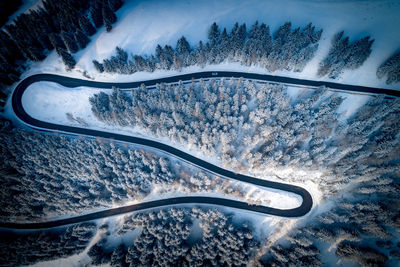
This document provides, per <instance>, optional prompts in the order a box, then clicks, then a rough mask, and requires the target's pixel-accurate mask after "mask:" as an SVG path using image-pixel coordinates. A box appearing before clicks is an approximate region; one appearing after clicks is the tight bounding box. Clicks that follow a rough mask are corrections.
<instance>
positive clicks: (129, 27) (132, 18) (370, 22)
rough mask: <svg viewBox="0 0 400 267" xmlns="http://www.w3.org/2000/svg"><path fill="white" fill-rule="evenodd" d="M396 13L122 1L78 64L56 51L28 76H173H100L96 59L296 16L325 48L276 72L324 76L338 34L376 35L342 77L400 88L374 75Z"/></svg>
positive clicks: (353, 7) (307, 4)
mask: <svg viewBox="0 0 400 267" xmlns="http://www.w3.org/2000/svg"><path fill="white" fill-rule="evenodd" d="M398 14H400V1H397V0H363V1H358V0H348V1H347V0H341V1H333V0H310V1H305V0H297V1H295V0H270V1H257V0H249V1H241V0H220V1H212V0H204V1H195V0H186V1H179V0H173V1H163V0H153V1H143V0H142V1H130V0H125V4H124V6H123V7H122V8H121V9H120V10H119V11H118V12H117V15H118V21H117V23H116V24H115V25H114V28H113V30H112V31H111V32H110V33H106V32H105V30H104V28H101V29H100V30H99V32H98V33H97V34H96V35H95V36H93V37H92V42H91V43H90V45H89V46H88V47H87V48H86V49H85V50H82V51H80V52H78V53H77V54H75V55H74V57H75V58H76V59H77V62H78V63H77V67H76V69H75V70H73V71H72V72H68V73H67V72H66V71H65V69H64V67H63V66H62V64H61V60H60V59H59V58H58V56H57V55H56V54H55V52H52V53H51V55H50V56H49V57H48V58H47V59H46V60H45V61H43V62H40V63H35V64H32V68H31V69H30V70H29V71H27V72H26V73H25V74H24V77H25V76H27V75H30V74H33V73H41V72H51V73H62V74H66V75H69V76H75V77H81V78H82V72H83V71H85V70H86V71H87V73H88V74H89V76H91V77H93V78H95V79H96V80H120V81H121V80H125V81H127V80H140V79H150V78H155V77H160V76H167V75H168V76H170V75H174V73H176V72H165V71H157V72H155V73H136V74H134V75H110V74H101V75H100V74H99V73H97V72H96V70H94V68H93V64H92V60H93V59H97V60H103V59H104V58H107V57H109V56H110V55H112V54H113V53H114V51H115V47H116V46H120V47H122V48H123V49H125V50H127V51H128V52H130V53H133V54H150V53H153V52H154V49H155V47H156V45H157V44H158V43H160V44H170V45H173V46H175V44H176V41H177V39H178V38H179V37H181V36H182V35H184V36H186V37H187V39H188V41H189V42H190V43H191V45H195V44H197V42H198V41H199V40H206V38H207V30H208V28H209V26H210V25H211V23H212V22H214V21H215V22H217V23H218V25H220V26H221V27H227V28H228V30H229V29H230V28H231V27H232V26H233V24H234V23H235V22H239V23H246V24H247V25H248V27H249V26H250V25H251V24H252V23H254V22H255V21H256V20H258V21H259V22H264V23H266V24H267V25H270V27H271V30H272V31H275V30H276V29H277V28H278V27H279V26H280V25H281V24H283V23H284V22H286V21H291V22H292V24H293V27H298V26H301V27H302V26H305V25H306V24H307V23H309V22H312V23H313V24H314V25H316V27H317V28H322V29H323V30H324V32H323V35H322V38H321V41H320V48H319V50H318V51H317V53H316V56H315V58H314V59H313V60H312V61H311V62H310V63H309V64H308V65H307V67H306V69H305V70H304V71H303V73H297V74H296V73H292V72H284V71H279V72H276V73H274V74H276V75H285V76H292V77H302V78H308V79H320V78H318V77H317V76H316V70H317V67H318V63H319V62H320V61H321V59H322V58H323V57H324V56H325V55H326V54H327V52H328V50H329V47H330V42H331V38H332V37H333V35H334V34H335V33H337V32H339V31H342V30H344V31H345V34H346V35H348V36H350V37H351V39H356V38H357V39H358V38H360V37H363V36H366V35H371V36H372V38H374V39H375V42H374V44H373V47H372V49H373V51H372V54H371V56H370V57H369V58H368V60H367V61H366V62H365V63H364V65H363V66H362V67H361V68H359V69H358V70H356V71H346V72H345V73H344V75H343V76H342V78H341V79H339V80H338V81H339V82H343V83H349V84H360V85H365V86H376V87H385V88H395V89H399V90H400V84H394V85H391V86H388V85H386V84H385V82H384V80H378V79H377V78H376V75H375V72H376V68H377V67H378V66H379V65H380V64H381V63H382V62H383V61H384V60H385V59H386V58H387V57H389V56H390V55H391V54H392V53H394V52H395V50H396V49H398V48H399V47H400V31H398V27H399V25H400V16H398ZM205 69H207V70H222V69H223V70H241V71H249V72H257V73H265V70H264V69H261V68H255V67H244V66H240V65H239V64H224V65H219V66H206V68H205ZM198 70H200V68H198V67H191V68H188V69H185V70H183V71H184V72H191V71H198Z"/></svg>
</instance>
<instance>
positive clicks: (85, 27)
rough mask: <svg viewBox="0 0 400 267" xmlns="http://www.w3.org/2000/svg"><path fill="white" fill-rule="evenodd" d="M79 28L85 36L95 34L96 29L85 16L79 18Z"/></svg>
mask: <svg viewBox="0 0 400 267" xmlns="http://www.w3.org/2000/svg"><path fill="white" fill-rule="evenodd" d="M79 26H80V27H81V29H82V31H83V32H84V33H85V34H86V35H87V36H92V35H93V34H95V33H96V29H95V28H94V27H93V25H92V23H91V22H90V21H89V19H88V18H87V17H86V16H81V17H80V18H79Z"/></svg>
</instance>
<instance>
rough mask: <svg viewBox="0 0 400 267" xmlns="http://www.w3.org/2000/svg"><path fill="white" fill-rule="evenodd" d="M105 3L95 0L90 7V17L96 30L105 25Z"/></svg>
mask: <svg viewBox="0 0 400 267" xmlns="http://www.w3.org/2000/svg"><path fill="white" fill-rule="evenodd" d="M102 8H103V2H102V1H101V0H94V1H93V2H91V6H90V16H91V17H92V20H93V23H94V25H95V26H96V28H98V27H100V26H101V25H103V15H102Z"/></svg>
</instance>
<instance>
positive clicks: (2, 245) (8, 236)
mask: <svg viewBox="0 0 400 267" xmlns="http://www.w3.org/2000/svg"><path fill="white" fill-rule="evenodd" d="M96 228H97V227H96V225H95V224H94V223H82V224H78V225H73V226H69V227H66V228H57V229H56V230H43V231H34V232H27V233H23V232H22V233H14V232H6V231H4V232H3V231H2V232H1V233H0V266H22V265H31V264H35V263H38V262H42V261H49V260H55V259H59V258H65V257H68V256H72V255H75V254H79V253H81V252H82V251H83V250H84V249H85V248H86V247H87V246H88V244H89V242H90V240H91V239H92V237H93V235H94V234H95V232H96Z"/></svg>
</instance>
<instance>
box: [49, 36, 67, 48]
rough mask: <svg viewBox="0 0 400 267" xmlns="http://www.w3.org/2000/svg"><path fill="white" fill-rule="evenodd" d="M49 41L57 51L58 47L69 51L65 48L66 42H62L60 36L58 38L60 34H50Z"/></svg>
mask: <svg viewBox="0 0 400 267" xmlns="http://www.w3.org/2000/svg"><path fill="white" fill-rule="evenodd" d="M49 39H50V42H51V44H52V45H53V47H54V48H55V49H56V48H57V47H60V48H63V49H67V48H66V47H65V44H64V42H63V41H62V40H61V38H60V36H58V34H55V33H50V34H49Z"/></svg>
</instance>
